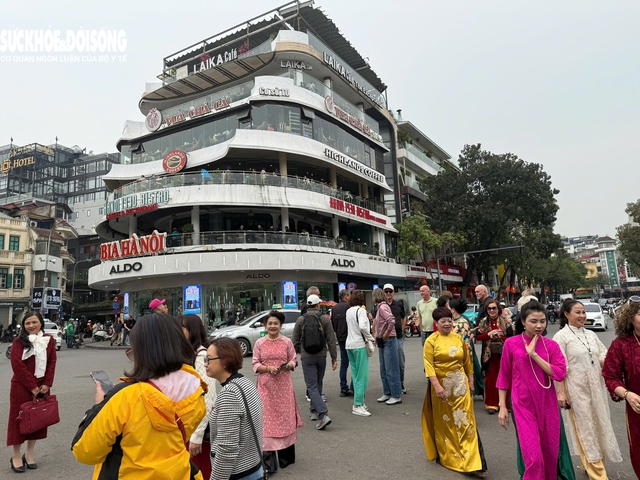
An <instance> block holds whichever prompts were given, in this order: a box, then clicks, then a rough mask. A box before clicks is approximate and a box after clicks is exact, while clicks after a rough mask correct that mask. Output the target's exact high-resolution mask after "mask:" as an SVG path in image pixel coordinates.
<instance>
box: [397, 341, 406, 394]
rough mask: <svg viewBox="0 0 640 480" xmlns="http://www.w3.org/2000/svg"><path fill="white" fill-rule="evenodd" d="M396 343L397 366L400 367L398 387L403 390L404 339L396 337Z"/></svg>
mask: <svg viewBox="0 0 640 480" xmlns="http://www.w3.org/2000/svg"><path fill="white" fill-rule="evenodd" d="M396 339H397V342H398V366H399V367H400V386H401V387H403V388H404V338H403V337H396Z"/></svg>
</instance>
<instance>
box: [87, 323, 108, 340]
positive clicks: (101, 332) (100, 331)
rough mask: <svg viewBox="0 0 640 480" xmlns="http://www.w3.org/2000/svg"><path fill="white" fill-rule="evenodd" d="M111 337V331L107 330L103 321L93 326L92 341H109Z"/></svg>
mask: <svg viewBox="0 0 640 480" xmlns="http://www.w3.org/2000/svg"><path fill="white" fill-rule="evenodd" d="M109 338H110V336H109V332H107V330H106V329H105V328H104V327H103V326H102V324H101V323H96V324H95V325H94V326H93V335H92V336H91V341H92V342H102V341H107V340H108V339H109Z"/></svg>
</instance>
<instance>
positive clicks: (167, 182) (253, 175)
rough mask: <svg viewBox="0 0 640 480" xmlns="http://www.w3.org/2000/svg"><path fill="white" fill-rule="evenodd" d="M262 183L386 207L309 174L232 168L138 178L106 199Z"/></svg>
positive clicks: (365, 205)
mask: <svg viewBox="0 0 640 480" xmlns="http://www.w3.org/2000/svg"><path fill="white" fill-rule="evenodd" d="M243 184H244V185H261V186H274V187H285V188H296V189H301V190H309V191H311V192H317V193H321V194H323V195H327V196H330V197H333V198H337V199H339V200H344V201H345V202H349V203H351V204H353V205H356V206H358V207H363V208H366V209H368V210H371V211H374V212H376V213H380V214H382V215H386V208H385V206H384V204H383V203H381V202H377V201H375V200H371V199H366V198H361V197H358V196H355V195H352V194H351V193H350V192H346V191H343V190H341V189H336V188H333V187H331V186H330V185H327V184H325V183H322V182H317V181H315V180H311V179H309V178H306V177H304V178H300V177H294V176H284V175H278V174H277V173H264V174H263V173H261V172H255V171H250V172H244V171H235V170H226V171H214V172H207V174H206V175H205V174H204V173H203V172H200V173H185V174H178V175H168V176H163V177H155V178H154V177H151V178H147V179H144V180H139V181H137V182H133V183H129V184H127V185H124V186H122V187H120V188H118V189H116V190H114V191H113V192H112V193H111V194H110V195H109V199H108V202H111V201H113V200H117V199H118V198H121V197H124V196H127V195H132V194H135V193H142V192H148V191H152V190H159V189H161V188H177V187H185V186H192V185H243Z"/></svg>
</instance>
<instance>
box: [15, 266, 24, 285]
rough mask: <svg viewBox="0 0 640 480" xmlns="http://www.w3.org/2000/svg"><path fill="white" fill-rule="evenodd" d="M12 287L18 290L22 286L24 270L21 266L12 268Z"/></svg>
mask: <svg viewBox="0 0 640 480" xmlns="http://www.w3.org/2000/svg"><path fill="white" fill-rule="evenodd" d="M13 288H15V289H19V290H21V289H23V288H24V270H23V269H21V268H16V269H14V270H13Z"/></svg>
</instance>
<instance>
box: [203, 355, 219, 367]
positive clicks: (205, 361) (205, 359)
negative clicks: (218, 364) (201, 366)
mask: <svg viewBox="0 0 640 480" xmlns="http://www.w3.org/2000/svg"><path fill="white" fill-rule="evenodd" d="M219 359H220V357H204V363H205V365H206V364H207V363H209V362H210V361H211V360H219Z"/></svg>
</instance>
